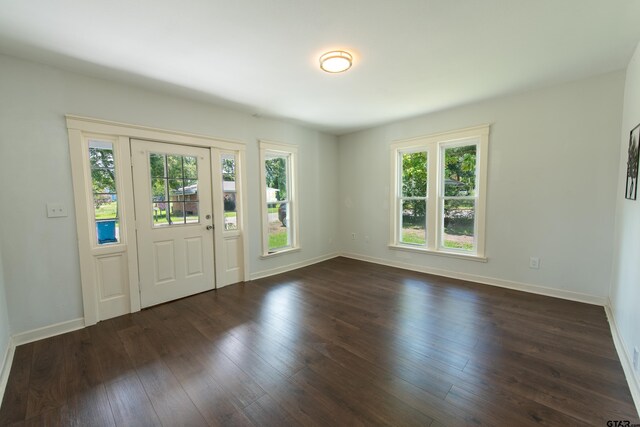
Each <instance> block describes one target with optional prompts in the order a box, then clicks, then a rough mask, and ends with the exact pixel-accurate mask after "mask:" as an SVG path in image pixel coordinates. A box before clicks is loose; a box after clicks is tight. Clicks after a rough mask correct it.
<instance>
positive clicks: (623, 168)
mask: <svg viewBox="0 0 640 427" xmlns="http://www.w3.org/2000/svg"><path fill="white" fill-rule="evenodd" d="M638 123H640V45H638V47H637V48H636V52H635V54H634V55H633V58H632V59H631V62H630V63H629V67H628V68H627V77H626V83H625V89H624V110H623V114H622V136H621V143H620V159H619V170H618V175H617V177H618V188H617V191H616V202H617V205H616V229H615V249H614V255H613V274H612V281H611V293H610V298H611V309H612V312H613V315H614V318H615V322H616V325H617V327H618V331H619V333H620V336H621V338H622V341H623V343H624V345H625V347H626V348H625V351H626V353H627V357H628V358H629V360H630V361H632V360H633V348H634V347H637V348H639V349H640V198H639V199H638V200H636V201H631V200H626V199H625V198H624V189H625V183H626V176H627V149H628V147H629V132H630V131H631V129H633V128H634V127H635V126H636V125H637V124H638ZM635 378H636V390H637V387H638V384H640V372H639V371H638V370H636V371H635ZM637 404H638V405H640V401H637Z"/></svg>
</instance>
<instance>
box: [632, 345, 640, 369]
mask: <svg viewBox="0 0 640 427" xmlns="http://www.w3.org/2000/svg"><path fill="white" fill-rule="evenodd" d="M639 364H640V350H638V347H635V348H634V349H633V369H635V370H636V371H637V370H638V369H639V368H640V365H639Z"/></svg>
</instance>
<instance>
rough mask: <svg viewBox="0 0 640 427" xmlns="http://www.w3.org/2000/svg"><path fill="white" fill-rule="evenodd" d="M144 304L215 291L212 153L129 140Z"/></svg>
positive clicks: (199, 149)
mask: <svg viewBox="0 0 640 427" xmlns="http://www.w3.org/2000/svg"><path fill="white" fill-rule="evenodd" d="M131 157H132V163H133V189H134V192H135V210H136V232H137V241H138V264H139V274H140V303H141V306H142V307H149V306H152V305H155V304H160V303H163V302H166V301H171V300H174V299H178V298H182V297H185V296H188V295H193V294H196V293H198V292H203V291H207V290H210V289H213V288H214V287H215V279H214V277H215V274H214V258H213V239H214V236H213V219H212V215H213V208H212V203H211V164H210V158H211V157H210V152H209V149H208V148H199V147H190V146H184V145H174V144H167V143H160V142H150V141H140V140H132V141H131Z"/></svg>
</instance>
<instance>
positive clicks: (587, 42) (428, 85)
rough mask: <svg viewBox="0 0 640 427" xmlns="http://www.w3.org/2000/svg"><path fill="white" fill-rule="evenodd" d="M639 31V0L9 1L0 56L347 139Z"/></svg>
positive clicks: (592, 66)
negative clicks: (329, 68)
mask: <svg viewBox="0 0 640 427" xmlns="http://www.w3.org/2000/svg"><path fill="white" fill-rule="evenodd" d="M639 39H640V1H638V0H606V1H604V0H535V1H532V0H398V1H390V0H340V1H338V0H321V1H319V0H315V1H308V0H253V1H247V0H234V1H219V0H199V1H198V0H183V1H180V2H176V1H169V0H111V1H108V2H107V1H86V0H28V1H25V0H11V1H9V0H0V52H2V53H6V54H9V55H14V56H18V57H22V58H26V59H31V60H36V61H39V62H43V63H48V64H51V65H54V66H58V67H62V68H65V69H70V70H74V71H79V72H81V73H85V74H89V75H95V76H98V77H105V78H110V79H113V80H117V81H126V82H131V83H135V84H138V85H142V86H145V87H149V88H152V89H155V90H163V91H167V92H171V93H177V94H181V95H184V96H187V97H192V98H198V99H201V100H207V101H210V102H213V103H216V104H219V105H223V106H230V107H233V108H237V109H240V110H243V111H247V112H249V113H252V114H258V115H261V116H268V117H277V118H284V119H288V120H294V121H297V122H301V123H304V124H306V125H308V126H310V127H313V128H316V129H320V130H324V131H327V132H330V133H336V134H343V133H347V132H350V131H354V130H357V129H362V128H366V127H371V126H375V125H378V124H381V123H385V122H389V121H392V120H397V119H400V118H405V117H410V116H415V115H418V114H423V113H428V112H432V111H437V110H441V109H444V108H449V107H452V106H455V105H461V104H465V103H469V102H474V101H478V100H481V99H486V98H491V97H495V96H499V95H504V94H508V93H512V92H517V91H523V90H527V89H531V88H535V87H541V86H546V85H551V84H554V83H558V82H562V81H567V80H573V79H577V78H582V77H587V76H590V75H595V74H600V73H604V72H608V71H613V70H619V69H623V68H624V67H626V65H627V63H628V61H629V59H630V57H631V54H632V53H633V49H634V47H635V45H636V43H637V42H638V40H639ZM333 48H344V49H348V50H350V51H351V52H352V53H353V54H354V57H355V61H354V66H353V68H352V69H351V70H349V71H348V72H347V73H344V74H338V75H330V74H326V73H323V72H321V71H320V69H319V66H318V57H319V56H320V54H321V53H323V52H324V51H327V50H330V49H333Z"/></svg>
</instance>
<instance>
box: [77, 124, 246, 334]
mask: <svg viewBox="0 0 640 427" xmlns="http://www.w3.org/2000/svg"><path fill="white" fill-rule="evenodd" d="M66 122H67V129H68V131H69V148H70V157H71V168H72V175H73V186H74V201H75V213H76V228H77V232H78V246H79V257H80V275H81V282H82V296H83V306H84V318H85V325H93V324H95V323H97V322H98V321H100V320H103V319H102V318H100V313H99V310H98V293H97V291H96V290H97V278H96V273H95V271H96V255H103V254H104V253H105V252H111V251H112V249H108V248H106V247H105V248H102V247H100V248H95V247H94V246H95V245H93V244H92V240H91V239H92V233H93V230H92V224H93V217H92V215H93V212H92V209H93V207H92V206H93V204H92V203H89V202H90V200H89V197H88V195H87V192H88V189H90V186H91V181H90V174H88V173H87V170H86V164H87V162H86V160H85V157H87V156H85V155H84V150H83V146H84V144H83V143H84V141H85V140H86V138H87V137H88V136H92V135H93V136H96V135H97V136H99V137H104V138H108V139H109V140H113V141H114V142H115V144H116V145H117V147H118V153H119V171H118V172H117V173H118V175H119V177H120V182H121V186H120V190H121V192H122V194H120V191H119V197H120V198H121V199H122V205H121V210H122V212H121V217H122V220H123V222H124V223H125V227H124V228H123V230H122V231H123V236H122V237H123V239H122V244H118V245H117V246H118V247H119V248H120V250H122V251H124V252H126V256H125V258H126V260H127V267H128V273H127V277H128V282H129V283H128V288H129V295H130V308H131V309H130V310H129V312H130V313H133V312H136V311H139V310H140V288H139V283H138V263H137V246H136V229H135V213H134V204H133V180H132V175H131V157H130V156H131V151H130V139H131V138H136V139H146V140H153V141H158V142H168V143H172V144H181V145H191V146H199V147H206V148H211V149H220V150H225V151H235V152H237V153H238V158H239V166H240V167H239V170H238V176H239V179H240V180H241V182H243V183H246V182H247V180H246V168H245V167H244V166H245V161H244V159H245V153H246V146H245V144H244V143H242V142H239V141H231V140H227V139H222V138H214V137H210V136H205V135H198V134H192V133H187V132H180V131H173V130H165V129H156V128H152V127H147V126H141V125H134V124H127V123H121V122H113V121H108V120H102V119H96V118H89V117H81V116H75V115H66ZM246 193H247V192H246V189H244V188H243V189H242V191H241V194H240V197H241V200H242V203H241V206H242V207H246V206H247V203H246V197H247V196H246ZM247 217H248V215H246V212H242V214H241V215H240V221H241V222H240V226H241V229H240V234H241V235H240V239H241V240H242V251H243V256H242V257H241V258H242V260H243V267H242V273H243V277H242V279H241V280H248V278H249V266H248V263H247V262H246V260H248V242H247V238H246V236H247V235H248V226H249V224H248V221H247ZM216 281H217V277H216ZM122 314H124V313H122Z"/></svg>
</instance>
